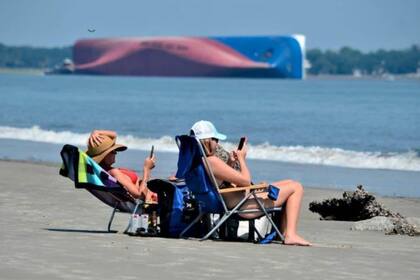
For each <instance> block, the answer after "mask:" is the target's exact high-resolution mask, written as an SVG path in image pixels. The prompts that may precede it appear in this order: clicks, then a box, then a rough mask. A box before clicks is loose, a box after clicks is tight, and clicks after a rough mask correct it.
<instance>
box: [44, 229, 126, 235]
mask: <svg viewBox="0 0 420 280" xmlns="http://www.w3.org/2000/svg"><path fill="white" fill-rule="evenodd" d="M44 230H48V231H58V232H78V233H101V234H103V233H117V232H118V231H117V230H111V231H107V230H86V229H66V228H44Z"/></svg>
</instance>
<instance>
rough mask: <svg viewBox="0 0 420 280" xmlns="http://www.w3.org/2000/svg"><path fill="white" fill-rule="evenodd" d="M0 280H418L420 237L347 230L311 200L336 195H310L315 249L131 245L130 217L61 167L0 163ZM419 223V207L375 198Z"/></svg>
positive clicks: (306, 218)
mask: <svg viewBox="0 0 420 280" xmlns="http://www.w3.org/2000/svg"><path fill="white" fill-rule="evenodd" d="M0 179H1V180H0V190H1V192H0V217H1V219H0V240H1V241H0V242H1V243H0V244H1V246H0V278H1V279H112V278H114V279H264V278H267V279H275V278H283V279H420V267H419V263H420V238H419V237H409V236H396V235H393V236H389V235H385V234H384V233H382V232H358V231H350V230H349V228H350V226H351V224H352V223H351V222H338V221H320V220H319V218H318V216H317V215H315V214H313V213H311V212H309V210H308V204H309V202H310V201H312V200H321V199H324V198H329V197H333V196H334V197H337V196H341V192H339V191H333V190H324V189H313V188H307V189H306V190H305V200H304V203H303V207H302V218H301V223H300V231H301V233H302V235H303V236H304V237H305V238H307V239H308V240H310V241H312V242H313V243H315V244H316V245H315V246H314V247H311V248H303V247H291V246H284V245H279V244H269V245H255V244H250V243H237V242H219V241H205V242H199V241H197V240H179V239H166V238H142V237H129V236H127V235H124V234H122V233H121V231H122V230H123V229H124V228H125V226H126V224H127V221H128V215H126V214H117V216H116V219H115V224H114V228H115V229H118V230H120V232H119V233H115V234H110V233H106V231H105V228H106V223H107V219H108V217H109V215H110V213H111V209H110V208H109V207H107V206H105V205H103V204H102V203H101V202H100V201H99V200H97V199H96V198H94V197H93V196H91V195H90V194H89V193H88V192H86V191H85V190H76V189H74V187H73V185H72V183H71V182H70V181H69V180H68V179H66V178H63V177H61V176H59V175H58V166H53V165H52V166H47V165H40V164H33V163H25V162H11V161H0ZM379 201H380V202H382V203H384V204H385V206H387V207H388V208H390V209H391V210H394V211H398V212H400V213H401V214H403V215H405V216H408V217H420V200H419V199H406V198H379Z"/></svg>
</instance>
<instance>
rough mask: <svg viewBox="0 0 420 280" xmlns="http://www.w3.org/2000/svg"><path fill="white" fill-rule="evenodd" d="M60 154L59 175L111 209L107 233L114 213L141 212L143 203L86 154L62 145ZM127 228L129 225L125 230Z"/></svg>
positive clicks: (72, 147)
mask: <svg viewBox="0 0 420 280" xmlns="http://www.w3.org/2000/svg"><path fill="white" fill-rule="evenodd" d="M60 154H61V158H62V160H63V165H62V167H61V169H60V175H62V176H64V177H68V178H70V180H72V181H73V182H74V186H75V187H76V188H84V189H86V190H87V191H88V192H90V193H91V194H93V195H94V196H95V197H97V198H98V199H99V200H101V201H102V202H103V203H105V204H107V205H109V206H111V207H112V208H113V211H112V213H111V217H110V219H109V222H108V232H111V225H112V221H113V219H114V215H115V212H117V211H118V212H122V213H131V214H135V213H138V212H139V211H140V210H141V207H140V206H141V205H142V204H143V201H142V200H138V199H135V198H133V197H132V196H131V195H130V194H129V193H128V192H127V191H126V190H125V189H124V188H123V187H122V186H121V185H120V184H119V183H118V182H117V180H116V179H115V178H114V177H112V176H111V175H109V174H108V172H106V171H105V170H103V169H102V167H100V166H99V164H97V163H96V162H95V161H94V160H93V159H92V158H90V157H89V156H88V155H86V153H84V152H83V151H81V150H79V149H78V148H77V147H75V146H72V145H64V146H63V148H62V150H61V152H60ZM130 222H131V219H130ZM129 227H130V224H129V225H128V227H127V229H128V228H129ZM127 229H126V231H127Z"/></svg>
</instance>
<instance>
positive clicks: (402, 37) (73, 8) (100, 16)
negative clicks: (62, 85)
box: [0, 0, 420, 51]
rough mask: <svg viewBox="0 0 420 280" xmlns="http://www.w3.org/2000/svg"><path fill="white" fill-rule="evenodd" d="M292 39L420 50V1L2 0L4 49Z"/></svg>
mask: <svg viewBox="0 0 420 280" xmlns="http://www.w3.org/2000/svg"><path fill="white" fill-rule="evenodd" d="M88 29H95V32H89V31H88ZM289 34H303V35H305V36H306V46H307V48H321V49H323V50H325V49H334V50H337V49H339V48H341V47H343V46H350V47H353V48H357V49H360V50H362V51H374V50H377V49H403V48H408V47H410V46H411V45H413V44H417V45H420V1H418V0H404V1H401V0H399V1H396V0H364V1H363V0H351V1H350V0H349V1H343V0H318V1H315V0H289V1H283V0H206V1H204V0H147V1H144V0H119V1H117V0H111V1H106V0H90V1H89V0H82V1H81V0H65V1H64V0H63V1H62V0H0V43H3V44H6V45H13V46H22V45H26V46H37V47H60V46H69V45H72V44H74V43H75V41H77V40H78V39H81V38H104V37H139V36H174V35H175V36H189V35H190V36H224V35H226V36H232V35H289Z"/></svg>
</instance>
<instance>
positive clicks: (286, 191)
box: [273, 180, 311, 246]
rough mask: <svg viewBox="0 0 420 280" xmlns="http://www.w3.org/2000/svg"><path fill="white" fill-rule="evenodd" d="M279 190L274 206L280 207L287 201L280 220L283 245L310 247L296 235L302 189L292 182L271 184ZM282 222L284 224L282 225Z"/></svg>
mask: <svg viewBox="0 0 420 280" xmlns="http://www.w3.org/2000/svg"><path fill="white" fill-rule="evenodd" d="M273 185H275V186H277V187H279V188H280V195H279V198H278V199H277V200H276V201H275V203H274V204H275V205H276V206H279V205H282V204H283V203H284V202H286V201H287V203H286V207H285V213H284V214H283V218H282V221H281V222H282V231H283V230H284V236H285V240H284V244H286V245H300V246H310V245H311V243H309V242H308V241H306V240H305V239H304V238H302V237H300V236H299V235H298V234H297V223H298V220H299V213H300V206H301V202H302V198H303V187H302V185H301V184H300V183H298V182H294V181H290V180H288V181H280V182H276V183H273ZM284 220H285V221H286V223H284ZM283 224H284V225H283Z"/></svg>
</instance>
